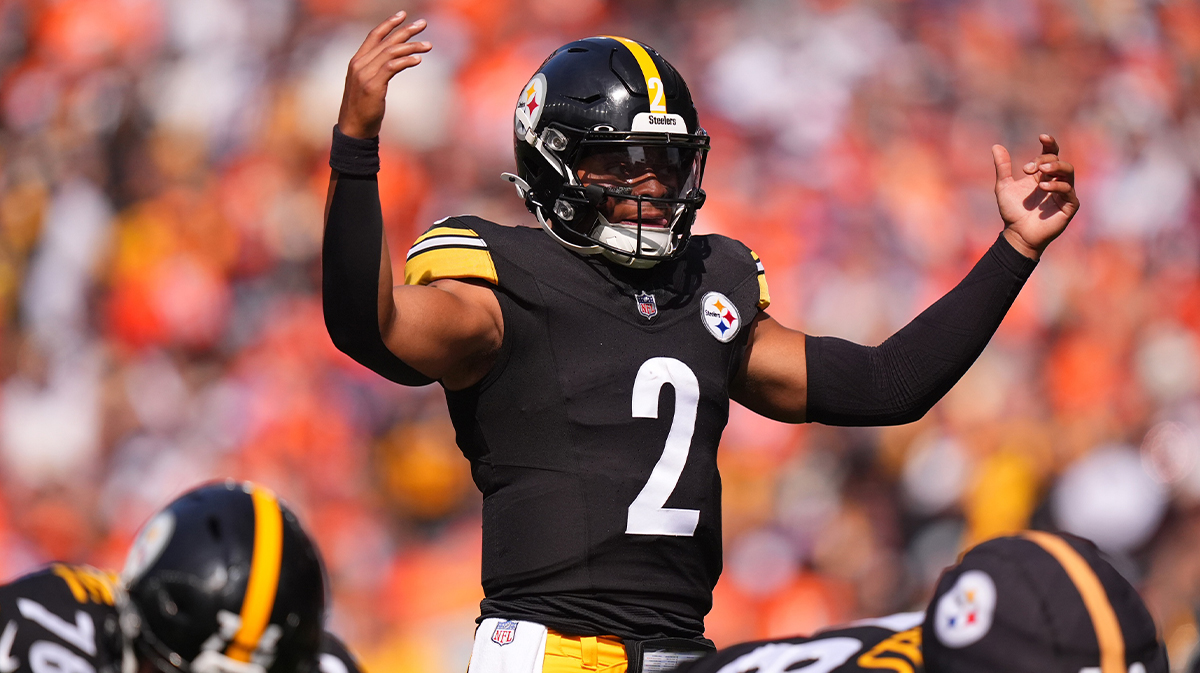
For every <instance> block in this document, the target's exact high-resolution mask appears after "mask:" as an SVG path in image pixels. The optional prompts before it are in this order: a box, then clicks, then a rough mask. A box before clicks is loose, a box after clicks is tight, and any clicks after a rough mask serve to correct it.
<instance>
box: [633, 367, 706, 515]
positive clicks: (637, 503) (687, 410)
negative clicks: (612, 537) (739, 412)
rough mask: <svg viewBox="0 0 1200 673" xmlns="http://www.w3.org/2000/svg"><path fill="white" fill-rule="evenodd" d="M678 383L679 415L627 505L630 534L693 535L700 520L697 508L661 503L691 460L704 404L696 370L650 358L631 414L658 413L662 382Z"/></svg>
mask: <svg viewBox="0 0 1200 673" xmlns="http://www.w3.org/2000/svg"><path fill="white" fill-rule="evenodd" d="M668 383H670V384H671V386H672V387H674V388H675V417H674V418H673V419H671V431H670V432H669V433H667V444H666V446H664V447H663V452H662V457H660V458H659V459H658V463H657V464H655V466H654V470H653V471H652V472H651V473H650V479H649V480H648V481H647V482H646V485H645V486H643V487H642V491H641V492H640V493H638V495H637V497H636V498H634V499H633V504H631V505H630V506H629V518H628V521H627V523H626V525H625V532H626V533H628V534H629V535H677V536H683V537H691V536H692V534H694V533H695V532H696V524H698V523H699V522H700V510H698V509H669V508H667V507H663V505H665V504H667V498H669V497H671V492H672V491H674V490H675V486H676V485H678V484H679V475H681V474H683V466H684V465H686V464H687V459H688V453H689V452H690V451H691V448H692V433H693V432H695V430H696V408H697V407H698V406H699V405H700V384H699V383H698V382H697V381H696V374H695V373H693V372H692V370H691V369H689V368H688V366H687V365H685V364H683V363H682V362H680V361H679V360H676V359H675V358H650V359H649V360H646V361H645V362H643V363H642V367H641V369H638V373H637V378H636V379H634V381H633V417H634V418H658V398H659V396H660V395H661V394H662V387H663V386H664V385H666V384H668Z"/></svg>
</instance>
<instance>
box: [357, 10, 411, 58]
mask: <svg viewBox="0 0 1200 673" xmlns="http://www.w3.org/2000/svg"><path fill="white" fill-rule="evenodd" d="M407 16H408V12H406V11H404V10H400V11H399V12H396V13H395V14H393V15H391V16H389V17H388V18H386V19H384V20H383V22H382V23H380V24H379V25H378V26H375V27H374V28H372V29H371V32H369V33H367V38H366V39H365V40H363V43H362V46H360V47H359V48H358V51H356V52H354V57H353V58H352V59H351V60H357V59H359V58H361V57H363V56H366V55H367V54H369V53H371V52H372V51H374V50H375V48H376V47H378V46H379V43H381V42H383V40H384V38H386V37H387V36H388V33H390V32H392V31H393V30H395V29H396V26H399V25H400V24H401V23H404V19H405V18H406V17H407Z"/></svg>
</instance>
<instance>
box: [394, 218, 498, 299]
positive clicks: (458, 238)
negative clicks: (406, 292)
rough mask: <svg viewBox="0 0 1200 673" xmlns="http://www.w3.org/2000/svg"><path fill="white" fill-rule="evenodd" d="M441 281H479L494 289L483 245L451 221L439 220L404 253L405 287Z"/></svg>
mask: <svg viewBox="0 0 1200 673" xmlns="http://www.w3.org/2000/svg"><path fill="white" fill-rule="evenodd" d="M443 278H480V279H483V280H486V281H487V282H489V283H491V284H493V285H498V284H499V283H500V280H499V278H498V276H497V275H496V265H495V264H494V263H493V262H492V253H491V251H489V250H488V245H487V241H485V240H483V238H482V237H481V236H480V235H479V234H477V233H476V232H475V230H473V229H471V228H469V227H466V226H463V225H462V224H460V223H459V222H457V221H456V219H455V218H447V219H445V220H440V221H438V222H437V223H435V224H434V225H433V227H432V228H431V229H430V230H429V231H426V232H425V233H424V234H422V235H421V236H420V237H419V238H418V239H417V240H416V241H415V242H414V243H413V245H412V247H411V248H409V250H408V257H407V259H406V260H405V263H404V284H405V285H428V284H429V283H432V282H433V281H435V280H441V279H443Z"/></svg>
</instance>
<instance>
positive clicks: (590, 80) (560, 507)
mask: <svg viewBox="0 0 1200 673" xmlns="http://www.w3.org/2000/svg"><path fill="white" fill-rule="evenodd" d="M424 26H425V23H424V22H423V21H417V22H414V23H408V24H406V23H405V17H404V14H403V13H400V14H397V15H395V16H393V17H391V18H389V19H388V20H386V21H384V22H383V23H382V24H380V25H379V26H378V27H376V28H375V29H374V30H373V31H371V33H370V34H369V35H368V36H367V38H366V41H365V42H364V43H363V45H362V47H361V48H360V49H359V50H358V53H357V54H356V55H355V56H354V58H353V59H352V60H351V62H350V66H349V71H348V74H347V78H346V89H345V93H344V97H343V99H342V108H341V112H340V115H339V118H338V124H337V126H336V127H335V128H334V139H333V145H332V149H331V153H330V165H331V166H332V168H333V174H332V177H331V182H330V190H329V200H328V203H327V216H326V226H325V238H324V251H323V284H324V287H323V289H324V310H325V322H326V326H327V328H328V330H329V334H330V336H331V337H332V339H333V342H334V344H336V345H337V347H338V348H340V349H341V350H342V351H344V352H345V353H347V354H348V355H350V356H351V357H353V358H354V359H355V360H357V361H358V362H360V363H361V364H363V365H365V366H367V367H369V368H371V369H372V370H374V371H376V372H377V373H379V374H380V375H382V376H385V377H387V378H389V379H391V380H393V381H396V382H398V383H402V384H408V385H423V384H426V383H430V382H433V381H437V382H438V383H440V384H441V385H442V386H443V388H444V389H445V391H446V400H447V404H448V407H449V412H450V417H451V419H452V421H453V423H454V426H455V429H456V432H457V440H458V445H459V447H460V448H461V449H462V451H463V453H464V455H465V456H466V457H467V459H468V460H469V461H470V464H471V470H472V476H473V478H474V480H475V483H476V485H477V486H478V487H479V489H480V491H481V492H482V493H483V577H482V581H483V588H484V594H485V599H484V601H483V602H482V604H481V606H480V609H481V616H480V627H479V629H478V630H477V635H476V647H475V652H474V654H473V657H472V664H471V667H472V671H473V673H489V672H490V671H499V670H502V669H508V668H511V667H513V666H516V667H518V668H523V667H524V664H521V665H518V664H514V663H512V662H511V661H510V659H512V658H513V657H518V656H526V655H524V654H522V655H518V654H517V653H522V652H532V653H533V654H531V655H528V656H532V657H533V658H534V659H537V660H538V663H537V668H536V670H541V669H542V668H543V666H545V667H550V668H555V667H557V666H559V658H560V657H561V658H562V659H563V660H566V659H570V660H572V661H574V662H575V663H574V664H571V663H567V664H563V666H564V667H565V669H567V670H575V669H572V667H573V666H574V667H575V668H576V669H577V668H578V667H579V666H583V667H585V668H596V667H600V668H606V667H616V668H622V669H623V668H624V667H625V666H626V665H627V662H626V657H627V656H628V658H629V661H628V665H630V666H631V667H632V668H635V669H636V668H637V667H638V666H639V665H640V661H639V660H637V656H638V655H637V654H636V653H637V651H639V648H641V647H643V646H645V647H650V646H651V645H647V644H646V643H647V642H648V641H656V640H660V639H673V642H675V643H676V645H678V644H679V643H680V642H682V643H687V644H688V645H681V647H684V648H685V649H686V648H687V647H691V648H693V649H694V648H697V647H699V648H703V647H705V646H706V645H708V643H707V641H706V640H704V616H705V614H706V613H707V612H708V611H709V609H710V608H711V604H712V588H713V586H714V584H715V583H716V581H717V577H718V575H719V574H720V572H721V513H720V503H721V485H720V478H719V476H718V474H717V459H716V452H717V445H718V443H719V440H720V437H721V432H722V430H723V428H724V426H725V424H726V421H727V418H728V413H729V401H730V400H731V399H732V400H736V401H737V402H739V403H741V404H743V405H745V406H746V407H748V408H750V409H752V410H754V411H756V412H758V413H760V414H763V415H764V416H767V417H770V418H773V419H777V420H780V421H786V422H792V423H801V422H809V421H812V422H820V423H828V424H836V425H884V424H897V423H907V422H910V421H913V420H916V419H918V418H920V417H921V416H922V415H923V414H924V413H925V412H926V411H927V410H928V409H929V408H930V407H931V406H932V405H933V404H934V403H935V402H936V401H937V400H938V399H939V398H941V397H942V395H944V394H945V392H946V391H947V390H949V389H950V387H951V386H953V385H954V383H955V382H956V381H957V380H958V379H959V378H960V377H961V376H962V374H963V373H964V372H965V371H966V370H967V368H968V367H970V365H971V363H972V362H974V360H975V358H976V357H977V356H978V355H979V353H980V352H981V351H982V350H983V348H984V346H986V345H987V342H988V340H989V339H990V338H991V335H992V334H993V332H994V331H995V330H996V328H997V327H998V326H999V324H1000V321H1001V320H1002V319H1003V317H1004V315H1005V313H1006V312H1007V310H1008V307H1009V306H1010V305H1011V303H1012V301H1013V299H1014V298H1015V297H1016V295H1017V293H1018V291H1019V290H1020V289H1021V287H1022V285H1023V284H1024V282H1025V279H1026V278H1027V277H1028V276H1029V274H1030V273H1031V272H1032V270H1033V267H1034V266H1035V264H1036V262H1037V259H1038V257H1039V256H1040V255H1041V254H1042V251H1043V250H1044V249H1045V248H1046V246H1047V245H1048V244H1049V243H1050V242H1051V241H1052V240H1053V239H1054V238H1055V237H1057V236H1058V235H1059V234H1061V233H1062V231H1063V230H1064V228H1065V227H1066V226H1067V223H1068V221H1069V220H1070V219H1071V217H1072V216H1073V215H1074V214H1075V212H1076V210H1077V209H1078V205H1079V204H1078V201H1077V199H1076V197H1075V192H1074V189H1073V187H1072V182H1073V177H1074V169H1073V168H1072V166H1071V165H1070V164H1069V163H1067V162H1065V161H1062V160H1061V159H1059V157H1058V145H1057V143H1056V142H1055V140H1054V139H1053V138H1052V137H1050V136H1048V135H1043V136H1041V138H1040V141H1041V144H1042V153H1041V154H1040V155H1038V156H1036V157H1035V158H1034V159H1033V160H1031V161H1030V162H1029V163H1028V164H1026V165H1025V166H1024V168H1023V169H1022V170H1019V171H1018V172H1017V174H1016V175H1014V174H1013V172H1012V168H1011V165H1010V159H1009V154H1008V152H1007V150H1005V149H1004V148H1003V147H1001V146H999V145H997V146H995V147H993V148H992V152H993V158H994V160H995V165H996V197H997V202H998V204H999V208H1000V215H1001V219H1002V220H1003V224H1004V227H1003V230H1002V233H1000V235H999V237H998V239H997V241H996V243H995V244H994V245H993V246H992V247H991V248H990V249H989V250H988V251H987V253H986V254H985V255H984V256H983V258H982V259H980V261H979V262H978V264H976V266H975V267H974V269H972V271H971V272H970V273H969V274H968V276H967V277H966V279H965V280H963V282H962V283H960V284H959V285H958V287H956V288H954V289H953V290H952V291H950V292H949V293H948V294H947V295H946V296H945V297H943V298H942V299H940V300H939V301H938V302H936V303H935V304H934V305H933V306H931V307H930V308H929V309H927V310H926V311H925V312H924V313H922V314H921V315H920V316H918V317H917V318H916V319H915V320H913V321H912V323H910V324H909V325H907V326H906V327H904V328H903V329H901V330H900V331H899V332H897V333H896V334H895V335H893V336H892V337H891V338H889V339H888V340H887V341H885V342H884V343H883V344H881V345H879V346H876V347H867V346H861V345H857V344H853V343H850V342H848V341H844V340H841V339H836V338H832V337H814V336H808V335H805V334H803V333H802V332H799V331H796V330H793V329H789V328H787V327H784V326H783V325H780V324H779V323H778V322H776V321H775V320H773V319H772V318H771V316H770V315H769V314H768V313H767V312H766V309H767V307H768V305H769V304H770V301H771V298H770V295H769V294H768V290H767V281H766V276H765V273H764V270H763V266H762V264H761V262H760V261H759V258H758V256H757V255H755V254H754V253H753V252H752V251H751V250H749V249H748V248H747V247H746V246H744V245H742V244H741V243H739V242H738V241H736V240H734V239H732V238H727V237H724V236H716V235H694V234H693V233H692V231H691V227H692V223H693V222H694V220H695V217H696V211H697V210H699V209H700V208H701V207H702V206H703V205H704V200H705V194H704V191H703V189H702V187H701V182H702V178H703V174H704V164H705V157H706V156H707V153H708V150H709V137H708V135H707V134H706V133H705V131H704V129H703V128H702V127H701V126H700V123H699V117H698V115H697V112H696V109H695V107H694V106H693V104H692V98H691V94H690V93H689V90H688V87H687V84H686V83H685V82H684V79H683V77H682V76H681V75H680V74H679V73H678V72H677V71H676V70H675V68H673V67H672V66H671V64H670V63H668V62H667V61H666V59H664V58H663V57H662V56H661V55H659V54H658V53H657V52H656V51H654V50H653V49H652V48H650V47H648V46H646V45H644V44H642V43H639V42H635V41H633V40H629V39H626V38H622V37H593V38H588V39H583V40H578V41H576V42H572V43H570V44H566V45H564V46H562V47H560V48H559V49H557V50H556V51H555V52H554V53H553V54H551V55H550V56H549V57H548V58H547V59H546V61H545V62H544V63H543V64H542V66H541V67H540V68H539V69H538V70H537V72H535V73H534V74H533V76H532V78H531V79H529V80H528V82H524V83H518V82H514V87H513V88H514V92H516V93H517V94H518V96H517V102H516V105H515V108H514V117H513V142H514V146H515V154H516V168H515V170H514V172H513V173H506V174H505V175H504V178H505V179H506V180H508V181H509V182H511V183H512V184H513V185H515V187H516V191H517V193H518V195H519V196H520V198H521V199H523V201H524V203H525V205H526V207H527V208H528V209H529V211H530V213H532V215H533V218H532V221H531V222H530V224H536V225H537V226H526V227H521V226H505V225H501V224H497V223H494V222H489V221H487V220H484V219H481V218H478V217H472V216H459V217H450V218H446V219H444V220H441V221H439V222H437V223H435V224H434V225H433V227H432V228H430V229H429V230H428V231H427V232H426V233H425V234H424V235H422V236H421V237H419V238H418V239H417V240H416V242H415V243H413V244H412V246H411V247H410V248H409V249H408V253H407V257H406V263H405V266H404V279H403V281H404V282H403V284H399V285H396V286H393V279H392V266H391V258H392V257H391V252H390V250H389V245H388V242H387V241H386V240H385V239H384V236H383V229H382V218H381V213H380V207H379V191H378V181H377V179H376V173H377V171H378V169H379V154H378V137H377V136H378V132H379V128H380V124H381V121H382V119H383V114H384V94H385V93H386V88H387V84H388V81H389V80H390V79H391V78H392V77H394V76H395V75H396V74H397V73H399V72H401V71H403V70H405V69H407V68H410V67H413V66H416V65H417V64H418V63H419V62H420V59H421V53H422V52H426V51H428V50H429V49H430V48H431V46H432V45H431V44H430V43H429V42H419V41H414V40H413V38H414V37H415V36H416V35H417V34H418V33H420V32H421V30H423V29H424ZM517 85H521V86H520V88H519V89H518V88H517ZM671 647H675V645H671ZM542 652H544V664H543V661H542V660H541V659H539V657H541V656H542V655H541V654H540V653H542ZM606 653H611V654H612V658H611V660H610V659H606V658H605V657H607V656H608V654H606ZM580 657H582V659H580ZM506 662H507V663H506ZM530 670H535V669H530Z"/></svg>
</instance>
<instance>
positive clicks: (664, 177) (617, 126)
mask: <svg viewBox="0 0 1200 673" xmlns="http://www.w3.org/2000/svg"><path fill="white" fill-rule="evenodd" d="M515 116H516V118H515V122H514V132H515V137H514V144H515V146H516V159H517V174H516V175H512V174H505V177H506V178H507V179H508V180H509V181H511V182H513V183H515V184H516V185H517V192H518V193H519V194H520V195H521V196H522V197H523V198H524V199H525V205H526V207H528V208H529V210H530V212H532V213H533V214H534V215H535V216H536V217H537V218H538V221H539V222H540V223H541V225H542V228H544V229H545V230H546V231H547V232H548V233H549V234H550V235H551V236H553V237H554V238H555V239H556V240H558V241H559V242H560V243H562V244H563V245H565V246H567V247H568V248H570V249H572V250H576V251H578V252H581V253H584V254H596V253H602V254H604V255H605V256H606V257H608V258H609V259H612V260H614V261H616V262H618V263H620V264H624V265H627V266H633V267H639V268H644V267H648V266H652V265H653V264H655V263H657V262H659V261H662V260H664V259H670V258H672V257H674V256H676V255H678V254H679V253H680V252H682V250H683V248H684V246H686V245H687V242H688V238H689V236H690V235H691V228H692V223H693V222H694V221H695V219H696V210H697V209H699V208H700V206H702V205H703V204H704V191H703V190H701V189H700V181H701V178H702V177H703V173H704V160H705V156H706V155H707V153H708V147H709V142H708V134H707V133H705V132H704V129H702V128H700V123H699V121H698V119H697V116H696V108H695V106H694V105H693V104H692V95H691V93H690V92H689V91H688V87H687V84H686V83H684V81H683V78H682V77H681V76H680V75H679V73H678V72H676V70H675V68H673V67H672V66H671V64H670V63H667V61H666V59H664V58H663V57H662V56H660V55H659V54H658V52H656V51H654V50H653V49H651V48H650V47H647V46H646V45H644V44H641V43H639V42H634V41H633V40H628V39H625V38H621V37H592V38H588V39H585V40H579V41H576V42H572V43H570V44H567V45H564V46H562V47H560V48H559V49H558V50H556V51H555V52H554V53H553V54H551V55H550V57H549V58H547V59H546V61H545V62H544V63H542V66H541V67H540V68H538V71H537V72H536V73H535V74H534V76H533V79H531V80H529V83H528V84H526V85H525V87H524V88H523V89H521V95H520V97H519V98H518V100H517V109H516V115H515ZM588 167H591V169H597V168H598V172H599V173H601V174H603V177H602V178H599V179H588V178H587V177H583V176H581V173H583V172H584V171H585V170H588ZM588 172H591V171H590V170H588ZM614 213H616V214H615V215H614Z"/></svg>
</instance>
